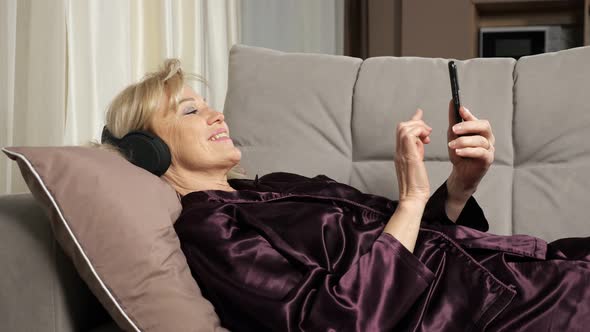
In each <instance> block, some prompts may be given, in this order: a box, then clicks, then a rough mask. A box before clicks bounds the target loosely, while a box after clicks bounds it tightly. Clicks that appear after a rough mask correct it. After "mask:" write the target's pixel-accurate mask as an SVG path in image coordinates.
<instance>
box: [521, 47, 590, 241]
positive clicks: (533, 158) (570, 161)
mask: <svg viewBox="0 0 590 332" xmlns="http://www.w3.org/2000/svg"><path fill="white" fill-rule="evenodd" d="M589 96H590V47H579V48H575V49H569V50H564V51H560V52H556V53H546V54H539V55H535V56H529V57H523V58H520V59H519V60H518V63H517V65H516V70H515V81H514V98H515V102H514V149H515V162H514V203H513V211H514V232H515V233H525V234H531V235H535V236H538V237H541V238H543V239H546V240H555V239H558V238H561V237H579V236H589V234H590V232H589V231H590V222H589V221H588V218H587V214H588V207H589V206H590V200H589V199H588V189H589V188H590V176H588V175H589V174H590V97H589Z"/></svg>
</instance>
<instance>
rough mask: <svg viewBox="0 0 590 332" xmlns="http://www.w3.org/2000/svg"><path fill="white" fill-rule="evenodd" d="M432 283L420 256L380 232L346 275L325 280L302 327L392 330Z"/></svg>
mask: <svg viewBox="0 0 590 332" xmlns="http://www.w3.org/2000/svg"><path fill="white" fill-rule="evenodd" d="M433 280H434V274H433V273H432V272H431V271H430V270H429V269H428V268H427V267H426V266H425V265H424V264H423V263H422V262H420V261H419V260H418V259H417V257H416V256H414V255H413V254H412V253H411V252H410V251H408V250H407V249H406V248H405V247H404V246H403V245H402V244H401V243H400V242H399V241H398V240H397V239H395V238H394V237H393V236H392V235H390V234H388V233H382V234H381V235H379V237H378V238H377V239H376V241H375V242H374V244H373V246H372V248H371V250H370V251H368V252H367V253H365V254H364V255H362V256H361V257H360V258H359V260H358V261H357V262H356V263H355V264H353V265H352V266H351V267H350V268H349V269H348V271H346V272H345V273H344V274H343V275H336V274H326V275H325V276H324V277H323V278H322V280H321V281H320V283H319V285H320V287H319V288H318V289H317V291H316V292H315V294H313V296H312V297H311V299H312V300H311V302H310V303H309V308H310V310H309V316H308V318H307V319H306V320H305V321H303V322H302V326H304V327H305V328H304V330H308V329H309V330H310V331H328V330H333V331H345V330H347V331H390V330H392V329H393V328H394V327H395V326H396V324H397V323H398V322H399V321H400V320H401V319H402V318H403V317H404V316H405V315H406V313H407V312H408V310H409V309H410V307H411V306H412V305H413V304H414V302H415V301H416V300H417V299H418V297H419V296H420V295H421V294H422V293H423V292H424V290H425V289H426V288H428V286H429V285H430V284H431V282H432V281H433ZM336 322H338V323H336Z"/></svg>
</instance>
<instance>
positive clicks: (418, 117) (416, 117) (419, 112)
mask: <svg viewBox="0 0 590 332" xmlns="http://www.w3.org/2000/svg"><path fill="white" fill-rule="evenodd" d="M423 114H424V111H422V109H420V108H418V109H417V110H416V113H415V114H414V115H413V116H412V120H421V119H422V115H423Z"/></svg>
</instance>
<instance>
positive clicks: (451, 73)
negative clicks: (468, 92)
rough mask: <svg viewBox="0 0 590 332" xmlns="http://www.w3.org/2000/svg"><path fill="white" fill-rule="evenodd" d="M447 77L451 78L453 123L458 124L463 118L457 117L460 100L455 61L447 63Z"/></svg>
mask: <svg viewBox="0 0 590 332" xmlns="http://www.w3.org/2000/svg"><path fill="white" fill-rule="evenodd" d="M449 77H450V78H451V95H452V96H453V106H454V108H455V123H459V122H462V121H463V118H461V115H459V108H460V107H461V99H460V98H459V92H460V89H459V78H458V77H457V65H456V64H455V61H449Z"/></svg>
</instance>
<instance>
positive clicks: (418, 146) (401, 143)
mask: <svg viewBox="0 0 590 332" xmlns="http://www.w3.org/2000/svg"><path fill="white" fill-rule="evenodd" d="M422 114H423V111H422V110H421V109H418V110H417V111H416V114H414V116H412V119H411V120H410V121H407V122H401V123H399V124H398V125H397V139H396V142H397V143H396V153H395V159H394V161H395V171H396V173H397V181H398V185H399V202H400V204H405V203H410V204H416V203H418V204H424V205H426V202H427V201H428V199H429V197H430V184H429V182H428V174H427V172H426V167H425V165H424V144H428V143H430V136H429V135H430V133H431V132H432V128H431V127H430V126H428V125H427V124H426V123H425V122H424V121H422Z"/></svg>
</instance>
